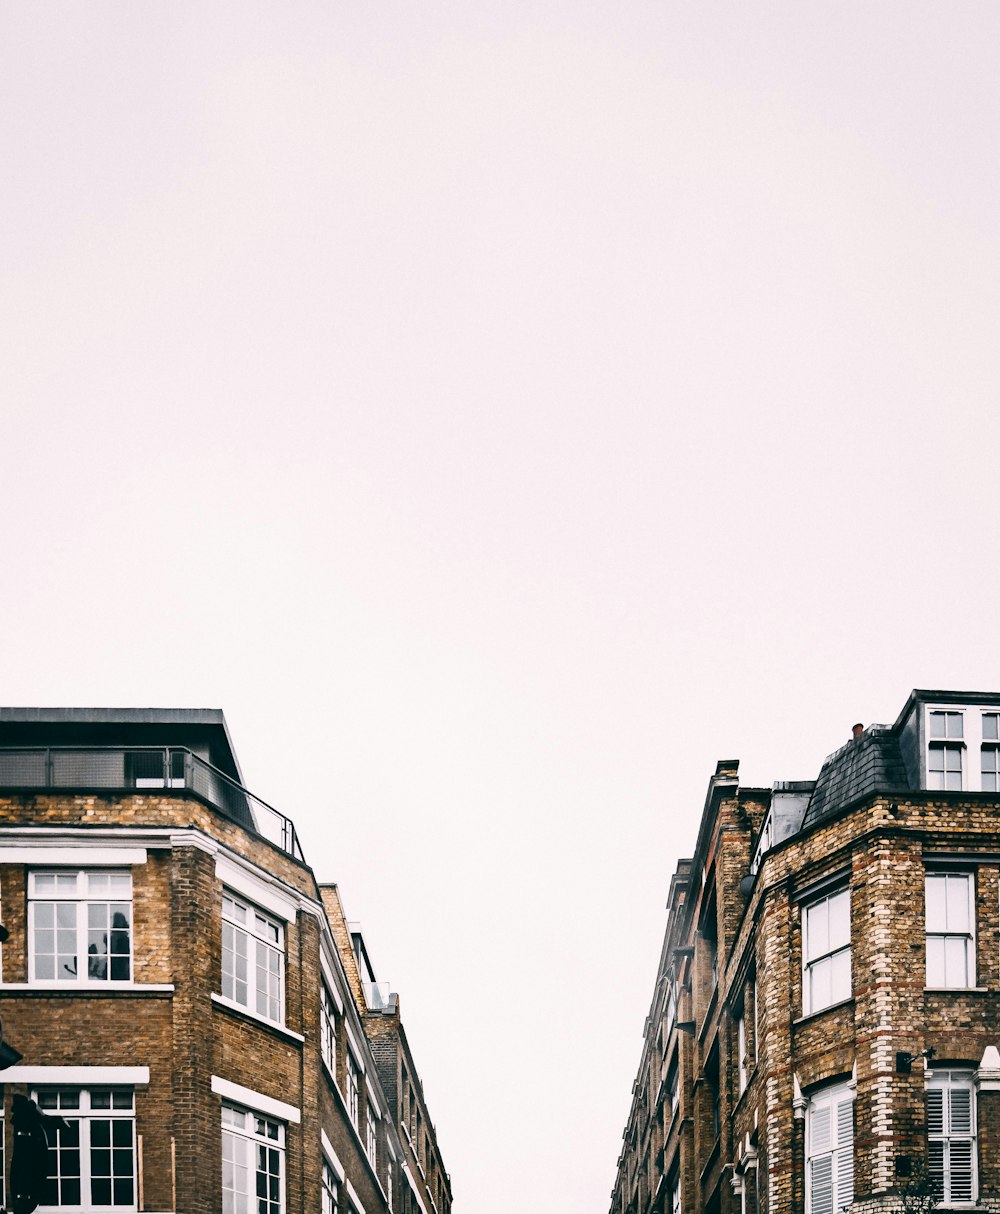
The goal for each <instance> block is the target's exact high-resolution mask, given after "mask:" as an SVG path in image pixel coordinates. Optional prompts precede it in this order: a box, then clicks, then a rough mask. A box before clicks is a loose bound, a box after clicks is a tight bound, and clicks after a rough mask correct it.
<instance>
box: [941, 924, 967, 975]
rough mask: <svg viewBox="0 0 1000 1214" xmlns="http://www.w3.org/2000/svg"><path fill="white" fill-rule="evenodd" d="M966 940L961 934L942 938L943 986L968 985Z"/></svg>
mask: <svg viewBox="0 0 1000 1214" xmlns="http://www.w3.org/2000/svg"><path fill="white" fill-rule="evenodd" d="M968 943H969V942H968V940H966V939H965V938H963V937H962V936H946V937H945V940H944V984H945V986H968V985H969V974H968Z"/></svg>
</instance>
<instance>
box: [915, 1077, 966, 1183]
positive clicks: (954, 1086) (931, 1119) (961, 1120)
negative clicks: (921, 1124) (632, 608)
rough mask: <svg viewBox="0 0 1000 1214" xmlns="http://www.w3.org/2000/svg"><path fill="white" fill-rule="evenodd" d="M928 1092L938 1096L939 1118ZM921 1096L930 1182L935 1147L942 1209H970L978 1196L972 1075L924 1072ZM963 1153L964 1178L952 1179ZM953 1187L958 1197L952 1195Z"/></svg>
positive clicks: (954, 1177)
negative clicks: (923, 1102)
mask: <svg viewBox="0 0 1000 1214" xmlns="http://www.w3.org/2000/svg"><path fill="white" fill-rule="evenodd" d="M931 1093H940V1094H941V1095H940V1102H939V1103H940V1109H939V1119H938V1118H937V1117H935V1114H934V1111H932V1106H931ZM924 1096H925V1100H926V1102H927V1104H926V1107H927V1156H928V1171H929V1174H930V1176H931V1179H932V1183H933V1178H934V1171H935V1169H934V1166H933V1163H932V1161H931V1156H932V1154H933V1153H936V1152H935V1151H934V1148H935V1147H939V1148H940V1156H941V1188H940V1198H939V1200H940V1202H941V1204H942V1205H945V1206H974V1205H975V1204H976V1200H977V1198H978V1195H979V1166H978V1165H979V1160H978V1150H977V1125H976V1122H977V1109H976V1086H975V1079H974V1076H973V1073H972V1071H967V1070H940V1071H928V1072H927V1074H926V1076H925V1078H924ZM938 1125H940V1128H937V1127H938ZM963 1154H964V1155H966V1156H967V1158H966V1160H964V1161H963V1162H964V1163H965V1165H966V1166H965V1174H964V1178H962V1179H959V1180H956V1175H955V1173H956V1170H957V1167H956V1165H957V1164H958V1162H959V1160H960V1159H961V1156H962V1155H963ZM963 1179H964V1185H963V1183H962V1180H963ZM956 1188H957V1191H958V1192H959V1194H960V1195H959V1196H958V1197H956V1196H955V1191H956ZM963 1190H964V1193H965V1194H966V1195H964V1196H963V1195H962V1193H963Z"/></svg>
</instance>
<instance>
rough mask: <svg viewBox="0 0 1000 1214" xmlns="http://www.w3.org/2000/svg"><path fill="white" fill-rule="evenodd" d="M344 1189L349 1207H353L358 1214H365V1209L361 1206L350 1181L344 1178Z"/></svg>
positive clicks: (356, 1192)
mask: <svg viewBox="0 0 1000 1214" xmlns="http://www.w3.org/2000/svg"><path fill="white" fill-rule="evenodd" d="M344 1187H345V1188H346V1189H347V1198H348V1200H349V1201H350V1203H351V1205H352V1206H354V1208H355V1210H357V1212H358V1214H365V1207H364V1206H363V1205H362V1204H361V1198H360V1197H359V1196H358V1191H357V1189H356V1188H355V1187H354V1185H352V1184H351V1182H350V1180H348V1179H346V1178H345V1180H344Z"/></svg>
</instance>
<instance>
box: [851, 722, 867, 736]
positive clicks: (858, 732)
mask: <svg viewBox="0 0 1000 1214" xmlns="http://www.w3.org/2000/svg"><path fill="white" fill-rule="evenodd" d="M864 732H865V727H864V726H863V725H862V724H861V722H860V721H859V722H858V723H857V725H855V726H854V728H853V729H852V730H851V734H852V736H853V737H855V738H860V737H861V735H862V734H863V733H864Z"/></svg>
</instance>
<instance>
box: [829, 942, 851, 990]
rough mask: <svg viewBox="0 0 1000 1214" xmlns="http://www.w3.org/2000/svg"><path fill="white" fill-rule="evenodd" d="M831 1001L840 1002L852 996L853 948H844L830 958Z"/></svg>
mask: <svg viewBox="0 0 1000 1214" xmlns="http://www.w3.org/2000/svg"><path fill="white" fill-rule="evenodd" d="M830 961H831V975H830V1002H831V1003H840V1001H841V1000H842V999H850V997H851V950H850V949H849V948H845V949H842V950H841V951H840V952H839V953H834V955H833V956H832V957H831V958H830Z"/></svg>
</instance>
